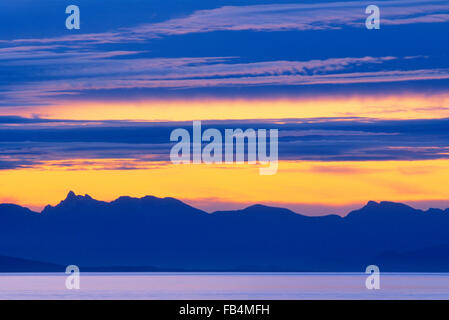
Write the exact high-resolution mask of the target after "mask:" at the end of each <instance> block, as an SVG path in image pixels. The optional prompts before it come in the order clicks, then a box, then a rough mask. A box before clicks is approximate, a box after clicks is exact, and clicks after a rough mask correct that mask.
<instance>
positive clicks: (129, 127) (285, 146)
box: [0, 0, 449, 215]
mask: <svg viewBox="0 0 449 320" xmlns="http://www.w3.org/2000/svg"><path fill="white" fill-rule="evenodd" d="M72 4H75V5H77V6H78V7H79V8H80V21H81V22H80V29H79V30H76V29H72V30H68V29H67V28H66V26H65V20H66V18H67V17H68V14H66V13H65V9H66V7H67V6H68V5H72ZM370 4H375V5H377V6H378V7H379V8H380V29H372V30H368V29H367V28H366V26H365V20H366V18H367V17H368V14H366V13H365V8H366V7H367V6H368V5H370ZM448 49H449V1H447V0H446V1H442V0H435V1H423V0H401V1H398V0H384V1H374V2H371V1H370V2H366V1H288V0H284V1H274V0H262V1H257V0H251V1H244V0H241V1H237V0H236V1H215V0H207V1H205V0H188V1H186V0H182V1H181V0H164V1H159V0H154V1H153V0H152V1H144V0H127V1H124V0H111V1H108V2H105V1H99V0H79V1H72V0H71V1H65V0H42V1H31V0H14V1H13V0H3V1H1V3H0V202H9V203H16V204H20V205H24V206H28V207H30V208H32V209H34V210H39V211H40V210H41V209H42V208H43V207H44V206H45V205H47V204H52V205H54V204H57V203H58V202H59V201H60V200H62V199H63V198H64V197H65V195H66V194H67V192H68V191H69V190H73V191H75V192H76V193H79V194H89V195H91V196H92V197H95V198H98V199H100V200H107V201H110V200H113V199H115V198H117V197H119V196H121V195H129V196H136V197H140V196H144V195H154V196H160V197H166V196H170V197H175V198H178V199H181V200H183V201H186V202H187V203H189V204H192V205H195V206H197V207H199V208H201V209H205V210H207V211H214V210H222V209H231V208H242V207H244V206H247V205H251V204H254V203H263V204H268V205H275V206H282V207H287V208H290V209H292V210H295V211H296V212H299V213H303V214H308V215H322V214H330V213H335V214H340V215H344V214H346V213H347V212H348V211H349V210H351V209H354V208H358V207H360V206H361V205H363V204H365V203H366V202H367V201H369V200H374V201H383V200H389V201H398V202H404V203H408V204H410V205H413V206H415V207H418V208H428V207H449V190H448V189H447V188H446V186H447V182H446V181H448V178H449V169H448V168H449V130H448V128H449V90H448V89H449V50H448ZM193 120H202V122H203V127H204V128H205V129H206V128H218V129H220V130H224V129H226V128H255V129H259V128H266V129H278V130H279V168H278V171H277V173H276V174H275V175H271V176H261V175H259V174H258V169H259V166H258V165H252V164H243V165H237V164H226V165H225V164H212V165H211V164H182V165H175V164H173V163H171V162H170V157H169V155H170V148H171V147H172V146H173V142H171V141H170V132H171V131H172V130H173V129H175V128H179V127H182V128H186V129H188V130H191V126H192V121H193Z"/></svg>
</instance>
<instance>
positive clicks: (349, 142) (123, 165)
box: [0, 119, 449, 174]
mask: <svg viewBox="0 0 449 320" xmlns="http://www.w3.org/2000/svg"><path fill="white" fill-rule="evenodd" d="M41 120H42V123H39V122H35V123H23V124H20V122H18V121H17V122H16V126H14V127H8V126H7V125H8V123H6V124H3V126H0V169H3V170H4V169H14V168H23V167H35V168H49V167H58V168H62V167H64V168H71V169H74V170H75V169H80V168H87V167H90V168H91V169H93V170H99V169H102V170H103V169H127V170H131V169H139V168H143V167H151V166H153V165H158V166H159V165H162V166H163V162H166V161H169V154H170V148H171V147H172V145H173V143H172V142H170V141H169V137H170V132H171V131H172V130H173V129H175V128H178V127H184V128H186V129H188V130H191V124H190V123H177V124H173V123H140V124H139V123H137V124H136V123H133V122H126V121H123V122H120V121H104V122H103V123H101V124H98V123H91V124H90V125H89V126H86V124H85V123H82V122H79V123H77V124H76V123H73V124H72V126H71V127H67V125H66V124H65V121H63V120H60V121H59V124H58V121H57V120H53V123H52V126H51V127H49V126H48V124H47V123H45V122H44V119H41ZM309 120H310V121H303V122H297V121H296V120H288V119H286V120H284V121H283V124H280V122H279V121H278V120H273V121H270V120H264V121H261V120H258V121H251V120H247V121H242V120H240V121H233V122H232V123H229V122H227V121H214V122H211V123H209V122H205V123H204V124H203V130H205V129H206V128H208V127H210V126H212V127H215V128H218V129H219V130H224V129H225V128H243V129H245V128H266V129H269V128H273V127H275V128H278V130H279V131H280V133H282V134H281V135H280V138H279V158H280V160H313V161H368V160H427V159H448V158H449V142H448V141H449V133H448V132H447V126H449V119H438V120H396V121H387V120H374V119H371V120H370V121H366V119H328V120H324V119H318V120H319V121H314V119H309ZM87 123H89V122H87ZM351 170H352V169H348V168H347V167H339V166H315V167H313V168H312V171H313V172H319V173H329V174H336V173H338V174H348V173H354V172H353V171H351ZM357 170H358V169H357ZM404 170H405V169H404ZM358 173H369V172H368V171H366V172H360V171H358Z"/></svg>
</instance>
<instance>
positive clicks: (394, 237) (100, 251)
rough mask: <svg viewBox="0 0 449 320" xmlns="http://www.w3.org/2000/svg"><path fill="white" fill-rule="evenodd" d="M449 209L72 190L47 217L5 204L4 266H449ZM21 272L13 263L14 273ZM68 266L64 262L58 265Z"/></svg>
mask: <svg viewBox="0 0 449 320" xmlns="http://www.w3.org/2000/svg"><path fill="white" fill-rule="evenodd" d="M448 214H449V210H448V209H446V210H441V209H429V210H427V211H423V210H417V209H414V208H412V207H409V206H407V205H405V204H401V203H394V202H380V203H377V202H374V201H369V202H368V203H367V204H366V205H365V206H364V207H363V208H361V209H359V210H355V211H352V212H350V213H349V214H348V215H347V216H345V217H340V216H337V215H327V216H319V217H310V216H306V215H301V214H298V213H295V212H293V211H291V210H288V209H285V208H276V207H269V206H264V205H259V204H257V205H253V206H250V207H247V208H245V209H242V210H233V211H217V212H213V213H207V212H205V211H202V210H199V209H196V208H194V207H192V206H189V205H187V204H185V203H183V202H182V201H179V200H177V199H174V198H157V197H152V196H146V197H143V198H132V197H120V198H118V199H116V200H114V201H111V202H104V201H98V200H95V199H93V198H92V197H90V196H89V195H84V196H81V195H76V194H75V193H73V192H69V193H68V195H67V197H66V199H64V200H63V201H61V202H60V203H59V204H58V205H56V206H47V207H45V209H44V210H43V211H42V212H41V213H37V212H33V211H31V210H29V209H27V208H23V207H20V206H17V205H13V204H1V205H0V255H1V256H3V258H0V272H4V271H5V270H9V271H11V270H17V271H24V270H26V271H45V270H47V269H48V271H53V270H54V269H55V268H59V266H67V265H70V264H75V265H78V266H80V267H81V268H84V269H85V270H96V271H114V270H120V271H133V270H134V271H136V270H140V271H156V270H157V271H176V270H183V271H359V272H360V271H364V269H365V267H366V266H367V265H370V264H376V265H378V266H379V267H380V268H381V270H383V271H429V272H432V271H438V272H442V271H449V233H448V230H449V215H448ZM14 268H15V269H14ZM62 268H63V267H62Z"/></svg>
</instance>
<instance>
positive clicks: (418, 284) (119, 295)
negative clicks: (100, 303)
mask: <svg viewBox="0 0 449 320" xmlns="http://www.w3.org/2000/svg"><path fill="white" fill-rule="evenodd" d="M366 277H367V275H365V274H362V273H360V274H357V273H337V274H336V273H82V274H81V279H80V283H81V288H80V289H79V290H68V289H66V287H65V280H66V275H65V274H64V273H60V274H53V273H52V274H1V275H0V299H262V300H263V299H274V300H276V299H449V274H422V273H421V274H410V273H408V274H397V273H386V274H381V278H380V286H381V288H380V290H367V289H366V288H365V279H366Z"/></svg>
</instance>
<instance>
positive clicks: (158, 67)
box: [0, 52, 449, 106]
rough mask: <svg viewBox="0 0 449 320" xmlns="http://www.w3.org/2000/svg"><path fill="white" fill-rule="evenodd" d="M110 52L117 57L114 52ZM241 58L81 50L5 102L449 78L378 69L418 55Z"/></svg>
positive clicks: (14, 88)
mask: <svg viewBox="0 0 449 320" xmlns="http://www.w3.org/2000/svg"><path fill="white" fill-rule="evenodd" d="M109 54H110V55H111V56H113V55H114V52H110V53H109ZM115 54H116V55H127V54H132V53H126V52H118V53H117V52H116V53H115ZM0 59H1V53H0ZM63 59H65V56H64V58H63ZM237 59H238V58H236V57H200V58H188V57H185V58H134V59H126V58H123V59H114V60H111V59H105V58H104V57H98V54H97V55H83V54H82V53H80V56H79V57H77V58H76V59H75V60H73V61H72V63H71V64H69V65H67V66H66V67H65V68H54V67H53V65H54V61H53V60H51V62H52V63H53V64H52V65H50V64H49V69H45V70H42V72H41V73H39V76H40V78H39V79H40V81H33V82H24V83H22V82H20V83H18V84H14V83H12V84H9V85H4V86H3V88H2V90H1V91H0V97H2V100H3V101H2V102H1V103H0V105H4V106H7V105H33V104H34V105H46V104H51V102H52V100H54V101H57V99H58V96H77V95H79V94H81V93H82V92H85V91H87V92H89V91H95V90H97V91H98V90H117V89H128V90H129V89H136V88H139V89H195V88H218V87H240V86H246V87H254V86H259V87H266V86H300V85H323V84H358V83H387V82H402V81H417V80H442V79H449V69H446V68H434V69H417V70H385V71H375V70H372V68H373V67H374V66H379V68H381V67H382V69H385V68H391V67H392V65H391V63H392V62H394V61H400V60H407V63H410V61H411V60H412V59H411V58H409V57H408V58H406V59H405V58H404V59H401V58H397V57H391V56H385V57H370V56H365V57H346V58H330V59H314V60H308V61H286V60H277V61H259V62H248V63H242V62H238V61H235V60H237ZM414 59H423V58H421V57H417V58H414ZM39 63H43V61H40V62H39ZM359 70H360V71H359ZM363 70H367V71H363ZM61 80H63V81H61Z"/></svg>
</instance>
